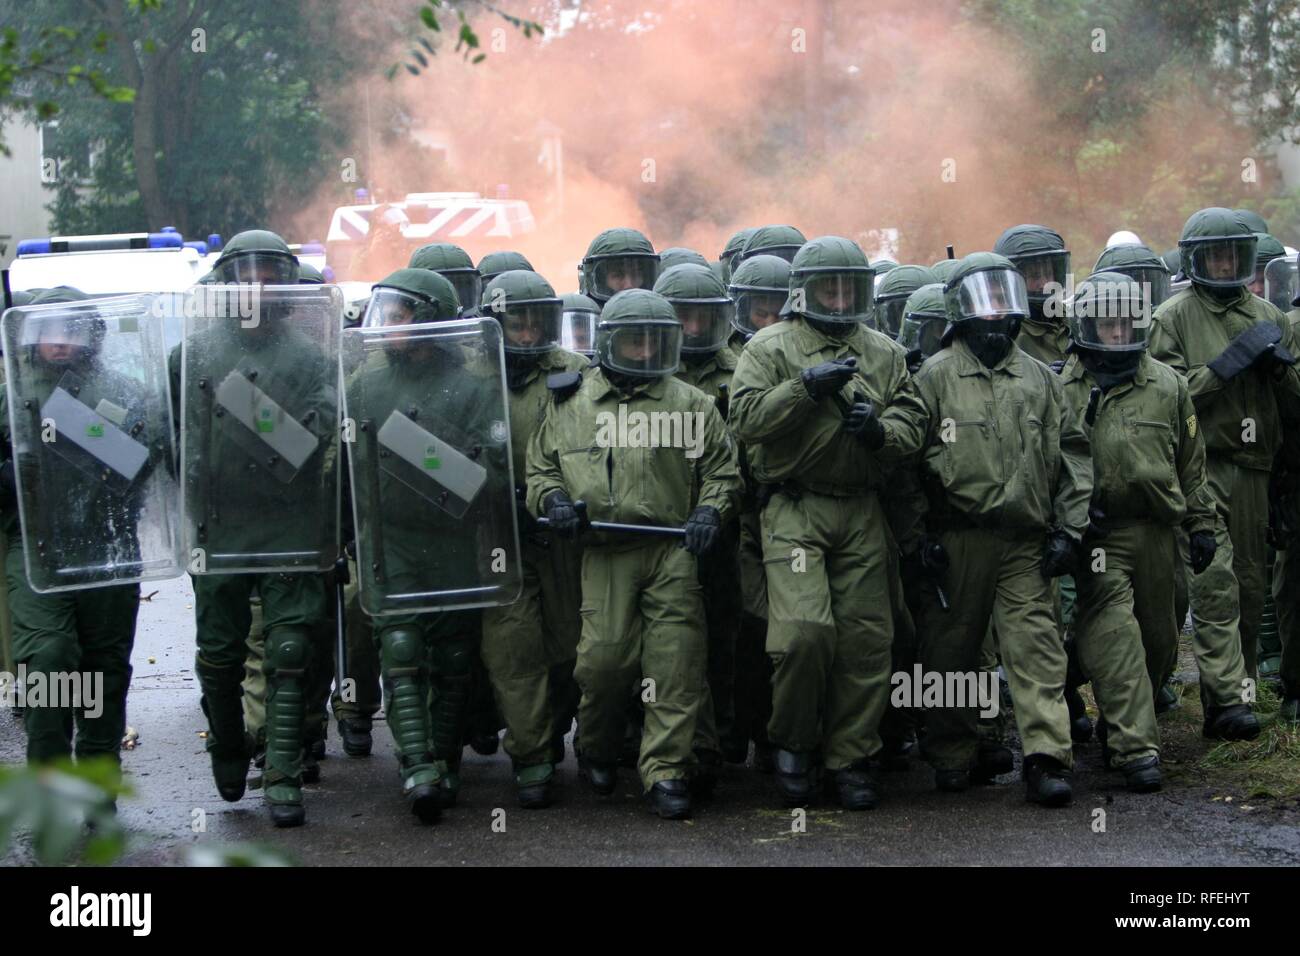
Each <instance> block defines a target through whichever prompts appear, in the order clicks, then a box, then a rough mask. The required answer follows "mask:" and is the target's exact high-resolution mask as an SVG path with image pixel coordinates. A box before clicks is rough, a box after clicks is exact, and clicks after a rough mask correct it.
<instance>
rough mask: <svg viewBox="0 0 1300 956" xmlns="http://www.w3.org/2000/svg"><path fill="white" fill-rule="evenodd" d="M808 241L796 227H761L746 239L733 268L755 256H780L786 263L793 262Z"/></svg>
mask: <svg viewBox="0 0 1300 956" xmlns="http://www.w3.org/2000/svg"><path fill="white" fill-rule="evenodd" d="M807 241H808V240H807V239H806V238H804V234H803V233H802V232H800V231H799V230H798V229H796V228H795V227H794V226H759V227H758V228H757V229H755V230H754V231H753V232H751V233H750V234H749V236H748V238H746V239H745V242H744V245H742V246H741V247H740V256H739V257H738V258H737V259H736V261H735V262H734V263H733V264H732V268H733V269H734V268H735V267H736V266H739V265H740V263H742V262H744V261H745V260H746V259H750V258H753V257H754V256H780V257H781V258H782V259H784V260H785V261H786V262H793V261H794V257H795V253H797V252H798V251H799V248H800V247H801V246H802V245H803V244H804V243H805V242H807Z"/></svg>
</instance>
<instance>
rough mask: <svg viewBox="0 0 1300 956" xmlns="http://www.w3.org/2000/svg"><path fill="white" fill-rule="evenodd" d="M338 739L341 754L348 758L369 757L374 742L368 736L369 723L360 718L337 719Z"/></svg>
mask: <svg viewBox="0 0 1300 956" xmlns="http://www.w3.org/2000/svg"><path fill="white" fill-rule="evenodd" d="M339 737H340V738H342V740H343V752H344V753H345V754H347V755H348V756H349V757H369V756H370V748H371V747H372V746H374V740H373V738H372V737H371V736H370V721H369V720H366V719H363V718H361V717H341V718H339Z"/></svg>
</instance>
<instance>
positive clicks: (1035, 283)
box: [1012, 249, 1070, 301]
mask: <svg viewBox="0 0 1300 956" xmlns="http://www.w3.org/2000/svg"><path fill="white" fill-rule="evenodd" d="M1012 262H1013V263H1014V264H1015V266H1016V269H1017V270H1019V272H1020V274H1021V275H1022V276H1024V279H1025V292H1026V294H1027V295H1028V297H1029V299H1030V300H1031V301H1042V300H1045V299H1047V297H1048V296H1049V295H1050V294H1051V292H1050V289H1053V288H1057V289H1059V288H1061V287H1063V286H1064V285H1065V284H1066V276H1067V275H1068V273H1069V271H1070V254H1069V253H1068V252H1066V251H1065V250H1063V249H1062V250H1059V251H1055V252H1045V253H1041V254H1039V255H1034V256H1020V257H1018V258H1016V259H1013V260H1012Z"/></svg>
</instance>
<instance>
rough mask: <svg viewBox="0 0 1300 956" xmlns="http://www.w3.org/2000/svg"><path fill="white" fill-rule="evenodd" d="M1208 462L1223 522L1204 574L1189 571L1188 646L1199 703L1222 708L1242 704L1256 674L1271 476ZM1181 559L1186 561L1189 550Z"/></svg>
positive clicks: (1213, 460) (1210, 459)
mask: <svg viewBox="0 0 1300 956" xmlns="http://www.w3.org/2000/svg"><path fill="white" fill-rule="evenodd" d="M1205 466H1206V468H1205V471H1206V477H1207V478H1208V483H1209V487H1210V490H1211V492H1212V493H1213V495H1214V500H1215V505H1216V508H1217V510H1218V512H1219V515H1220V519H1221V520H1219V521H1218V522H1217V526H1216V528H1215V532H1214V536H1215V539H1216V541H1217V543H1218V550H1217V551H1216V552H1215V555H1214V561H1213V562H1211V564H1210V566H1209V567H1208V568H1206V569H1205V571H1203V572H1202V573H1201V574H1191V573H1190V571H1189V572H1188V578H1187V586H1188V596H1189V598H1190V601H1191V607H1192V627H1193V631H1192V647H1193V649H1194V650H1195V651H1196V663H1197V666H1198V667H1199V668H1200V672H1201V699H1202V702H1203V703H1204V704H1206V705H1208V706H1214V707H1227V706H1229V705H1232V704H1240V703H1242V693H1243V689H1244V687H1245V681H1246V678H1247V677H1250V678H1254V677H1255V676H1256V675H1255V669H1256V657H1257V655H1256V651H1257V648H1256V641H1257V639H1258V634H1259V618H1260V613H1261V611H1262V610H1263V607H1264V587H1265V574H1264V558H1265V550H1266V545H1265V529H1266V527H1267V522H1268V473H1267V472H1263V471H1252V470H1251V469H1249V468H1239V467H1237V466H1236V465H1234V464H1232V462H1231V461H1229V460H1228V459H1226V458H1221V457H1217V456H1211V457H1208V458H1207V459H1206V461H1205ZM1225 518H1226V520H1223V519H1225ZM1182 557H1183V559H1184V561H1185V559H1186V555H1185V554H1184V555H1183V556H1182Z"/></svg>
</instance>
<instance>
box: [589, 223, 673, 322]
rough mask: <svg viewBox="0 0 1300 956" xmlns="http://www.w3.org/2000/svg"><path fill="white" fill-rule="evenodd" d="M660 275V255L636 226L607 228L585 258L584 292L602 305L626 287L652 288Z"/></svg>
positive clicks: (593, 241)
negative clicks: (634, 227) (631, 227)
mask: <svg viewBox="0 0 1300 956" xmlns="http://www.w3.org/2000/svg"><path fill="white" fill-rule="evenodd" d="M658 277H659V256H658V255H656V254H655V249H654V246H652V245H651V244H650V240H649V239H647V238H646V237H645V235H643V234H642V233H640V232H638V231H637V230H635V229H606V230H605V231H604V232H602V233H601V234H600V235H598V236H597V237H596V238H595V239H593V240H591V245H589V246H588V247H587V254H586V255H585V256H583V257H582V291H583V292H585V293H586V294H587V295H589V296H591V297H592V298H593V299H595V300H596V301H597V302H599V303H600V304H601V305H602V306H603V305H604V304H605V303H606V302H608V301H609V299H610V298H611V297H612V296H614V295H615V294H616V293H619V292H622V291H624V290H626V289H645V290H646V291H649V290H650V289H653V288H654V284H655V279H657V278H658Z"/></svg>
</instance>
